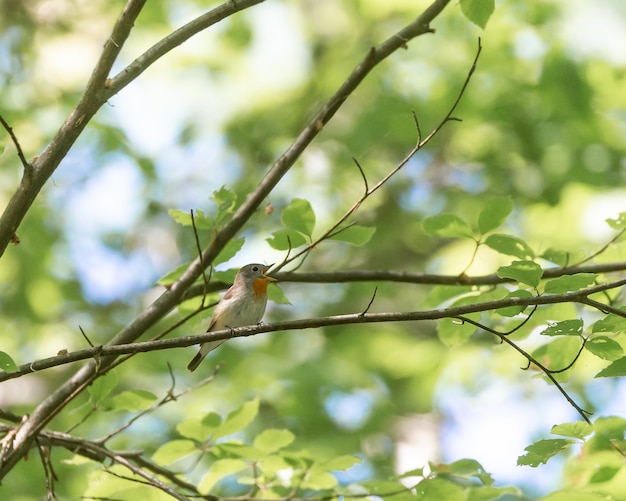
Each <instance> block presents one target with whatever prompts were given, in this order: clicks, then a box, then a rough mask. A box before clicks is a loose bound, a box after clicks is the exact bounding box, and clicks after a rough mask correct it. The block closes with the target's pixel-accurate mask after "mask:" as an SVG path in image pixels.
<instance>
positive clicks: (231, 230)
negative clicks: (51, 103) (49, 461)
mask: <svg viewBox="0 0 626 501" xmlns="http://www.w3.org/2000/svg"><path fill="white" fill-rule="evenodd" d="M144 2H145V0H129V3H128V4H127V7H126V9H125V10H124V13H123V14H122V16H121V17H120V19H119V20H118V23H116V28H114V31H113V33H114V34H116V33H117V27H118V25H120V24H121V27H122V28H124V29H121V28H120V35H123V34H124V33H125V32H126V33H127V32H129V31H130V28H131V27H132V20H134V17H136V15H138V13H139V10H141V7H142V6H143V3H144ZM448 3H449V0H435V1H434V2H433V3H432V4H431V5H430V6H429V7H428V8H427V9H426V10H425V11H424V12H423V14H422V15H420V16H419V17H418V18H417V19H416V20H415V21H414V22H412V23H410V24H409V25H407V26H406V27H405V28H403V29H402V30H400V31H399V32H397V33H396V34H394V35H393V36H391V37H390V38H389V39H388V40H387V41H385V42H383V43H382V44H381V45H380V46H378V47H377V48H372V50H370V51H369V52H368V54H367V55H366V56H365V58H364V59H363V61H362V62H361V63H360V64H359V65H357V67H356V68H355V69H354V70H353V71H352V73H351V74H350V76H349V77H348V78H347V79H346V80H345V82H344V83H343V84H342V85H341V86H340V88H339V89H338V90H337V92H336V93H335V94H334V95H333V96H332V97H331V98H330V100H329V101H328V103H327V104H326V105H325V106H324V107H323V108H322V109H321V110H320V111H319V112H318V113H317V114H316V116H315V117H314V118H313V120H312V121H311V122H310V123H309V125H307V126H306V127H305V129H304V130H303V131H302V132H301V133H300V135H299V136H298V137H297V138H296V140H295V141H294V143H293V144H292V145H291V147H289V148H288V149H287V151H285V153H283V154H282V155H281V157H280V158H279V159H278V160H277V161H276V162H275V164H274V165H273V166H272V168H271V169H270V171H269V172H268V174H267V175H266V176H265V178H264V179H263V180H262V181H261V182H260V183H259V185H258V186H257V188H256V189H255V190H254V191H253V192H251V193H250V194H249V195H248V197H247V199H246V200H245V201H244V203H243V204H242V205H241V206H240V207H239V208H238V210H237V211H236V212H235V214H234V215H233V217H232V218H231V220H230V222H229V223H228V224H227V225H226V226H225V227H224V228H223V229H222V230H221V231H220V232H218V233H217V234H215V237H214V239H213V241H212V242H211V244H210V245H209V247H208V248H207V249H205V251H204V252H203V254H202V258H201V259H200V258H197V259H195V260H194V261H193V262H192V263H191V265H190V266H189V268H188V269H187V270H186V272H185V273H183V275H182V276H181V277H180V278H179V280H178V281H176V282H175V283H174V284H172V286H171V287H170V289H169V290H167V291H166V292H165V293H164V294H163V295H161V296H160V297H159V298H158V299H156V300H155V301H154V302H153V303H152V304H151V305H150V306H148V308H146V309H145V310H144V311H143V312H142V313H141V314H140V315H139V316H138V317H137V318H136V319H135V320H133V321H132V322H131V323H130V324H129V325H128V326H127V327H126V328H124V329H122V330H121V331H120V332H119V333H118V334H117V335H116V336H115V337H114V338H113V339H112V340H111V341H110V343H109V344H110V345H116V344H123V343H132V342H133V341H134V340H135V339H137V338H138V337H139V336H141V335H142V334H143V333H144V332H145V331H146V329H148V328H149V327H151V326H152V325H154V324H155V323H156V322H158V321H159V320H160V319H161V318H162V317H163V316H164V315H165V314H167V313H168V312H169V311H170V310H171V309H172V308H173V307H174V306H176V305H177V304H178V303H179V302H180V299H181V297H182V296H183V294H184V293H185V291H186V290H187V289H188V288H189V287H190V286H191V285H192V284H193V283H194V282H195V281H196V279H197V278H198V277H199V276H200V275H201V273H202V269H203V266H208V265H209V264H211V263H212V262H213V259H214V258H215V257H216V256H217V254H218V253H219V251H220V250H221V249H222V248H223V247H224V245H226V243H227V242H228V241H230V239H232V238H233V237H234V236H235V235H236V234H237V233H238V232H239V230H240V229H241V228H242V227H243V225H244V224H245V223H246V222H247V221H248V219H249V218H250V217H251V216H252V215H253V214H254V212H255V211H256V210H257V208H258V207H259V206H260V205H261V203H262V202H263V200H264V199H265V198H266V197H267V196H268V195H269V194H270V192H271V191H272V190H273V188H274V187H275V186H276V185H277V184H278V182H279V181H280V180H281V179H282V177H283V176H284V175H285V174H286V173H287V172H288V171H289V169H290V168H291V167H292V166H293V165H294V163H295V162H296V160H297V159H298V158H299V157H300V155H301V154H302V152H303V151H304V150H305V148H306V147H307V146H308V145H309V144H310V143H311V142H312V141H313V139H314V138H315V137H316V136H317V135H318V134H319V132H320V131H321V130H322V128H323V126H324V125H325V124H326V123H328V121H329V120H330V119H331V118H332V117H333V116H334V114H335V113H336V112H337V110H338V109H339V108H340V106H341V105H342V104H343V102H344V101H345V100H346V99H347V98H348V96H349V95H350V94H351V93H352V92H353V91H354V90H355V89H356V88H357V87H358V85H359V84H360V83H361V82H362V81H363V79H364V78H365V77H366V76H367V75H368V74H369V72H370V71H371V70H372V69H373V68H374V67H375V66H376V65H377V64H378V63H380V62H381V61H382V60H384V59H385V58H386V57H388V56H389V55H390V54H392V53H393V52H395V51H396V50H398V49H400V48H404V47H406V43H407V42H408V41H409V40H410V39H412V38H414V37H417V36H418V35H422V34H425V33H430V32H432V29H431V28H430V23H431V22H432V20H433V19H434V18H435V17H436V16H437V15H439V14H440V13H441V12H442V10H443V9H444V8H445V6H446V5H447V4H448ZM130 7H133V9H132V10H130ZM133 16H134V17H133ZM129 21H130V22H129ZM112 39H114V40H115V42H116V43H118V44H121V43H123V41H124V40H125V37H124V36H120V37H119V38H118V37H117V36H116V37H112ZM92 80H93V78H92ZM102 95H106V93H105V94H101V96H102ZM100 104H101V103H100ZM100 104H98V102H95V103H93V102H91V101H89V100H88V99H87V98H86V95H85V96H83V99H82V100H81V103H79V106H78V107H77V108H76V110H75V111H74V112H73V113H72V114H71V115H70V117H69V118H68V120H67V121H66V123H65V124H64V125H63V127H62V128H61V130H60V131H59V133H58V134H57V137H56V138H55V139H54V140H53V141H52V142H51V143H50V145H49V147H48V148H47V149H46V151H44V154H42V156H41V157H40V158H39V159H38V162H39V164H38V165H40V167H39V169H40V170H41V172H40V174H39V176H38V182H37V184H34V185H33V186H25V185H24V184H23V183H22V184H21V185H20V188H19V189H18V192H17V193H16V195H14V197H13V198H12V199H11V202H9V207H7V210H6V211H5V213H4V214H3V215H2V217H1V218H0V254H2V253H3V252H4V249H5V248H6V246H7V245H8V242H9V240H10V238H11V237H12V235H13V234H14V232H15V229H16V228H17V226H18V224H19V222H20V221H21V220H22V218H23V217H24V215H25V213H26V211H27V210H28V208H29V207H30V205H31V204H32V202H33V200H34V198H35V196H36V194H37V193H38V192H39V190H40V189H41V186H43V183H44V182H45V180H46V179H48V178H49V176H50V175H51V174H52V172H53V171H54V169H55V168H56V166H57V165H58V163H59V162H60V161H61V159H62V158H63V156H64V155H65V154H66V153H67V151H68V150H69V148H70V146H71V145H72V144H73V143H74V141H75V139H76V138H77V137H78V135H79V134H80V132H81V131H82V129H83V128H84V127H85V125H86V122H87V121H88V120H89V119H90V118H91V117H92V116H93V114H94V113H95V112H96V110H97V109H98V107H99V106H100ZM81 105H82V106H81ZM44 166H45V167H44ZM37 172H39V171H37ZM366 317H367V316H366ZM364 318H365V317H364ZM113 361H114V358H111V357H106V356H102V357H101V358H100V359H99V362H100V366H101V367H102V368H103V369H106V367H107V366H108V365H110V364H111V363H112V362H113ZM97 377H98V371H97V370H96V364H95V362H93V361H92V362H90V363H87V364H85V365H84V366H83V367H82V368H81V369H80V370H79V371H78V372H77V373H76V374H74V375H73V376H72V377H71V378H70V379H69V380H68V381H67V382H66V383H64V384H63V385H62V386H60V387H59V388H58V389H57V390H56V391H54V392H53V393H52V394H51V395H49V396H48V397H47V398H46V399H45V400H44V401H43V402H42V403H41V404H39V405H38V406H37V407H36V408H35V409H34V411H33V412H32V414H31V415H30V416H29V417H28V419H26V420H25V422H24V423H22V425H21V426H20V428H19V430H18V431H17V433H16V434H15V437H14V439H13V440H12V442H11V443H9V444H6V446H5V447H4V448H3V449H2V452H1V454H0V480H1V479H2V478H4V477H5V476H6V475H7V474H8V472H9V471H11V469H12V467H13V466H14V465H15V464H16V463H17V462H18V461H19V460H20V459H21V458H22V457H24V455H25V454H26V452H27V451H28V450H29V449H30V446H31V443H32V440H33V439H34V437H35V436H36V435H37V433H38V432H39V431H40V430H41V429H43V427H44V426H45V425H46V424H47V423H48V422H49V421H50V420H51V419H52V418H53V417H54V416H56V415H57V414H58V413H59V412H60V411H61V410H62V409H63V408H64V407H65V405H67V404H68V403H69V402H71V401H72V399H73V398H75V397H76V396H77V395H78V394H80V393H81V392H82V391H83V390H84V389H85V388H86V387H87V386H88V385H89V384H91V382H92V381H93V380H94V379H96V378H97Z"/></svg>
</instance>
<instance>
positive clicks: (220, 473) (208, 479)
mask: <svg viewBox="0 0 626 501" xmlns="http://www.w3.org/2000/svg"><path fill="white" fill-rule="evenodd" d="M245 468H246V463H245V462H244V461H242V460H241V459H230V458H228V459H218V460H217V461H215V462H214V463H213V464H212V465H211V469H210V470H209V472H208V473H207V474H206V475H205V476H204V477H203V478H202V480H201V481H200V485H198V491H199V492H200V494H202V495H206V494H209V493H210V492H211V489H213V487H214V486H215V484H216V483H217V482H218V481H219V480H221V479H222V478H224V477H226V476H227V475H232V474H233V473H237V472H239V471H241V470H243V469H245Z"/></svg>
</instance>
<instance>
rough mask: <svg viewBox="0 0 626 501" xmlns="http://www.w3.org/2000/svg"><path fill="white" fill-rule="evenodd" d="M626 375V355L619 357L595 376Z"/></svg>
mask: <svg viewBox="0 0 626 501" xmlns="http://www.w3.org/2000/svg"><path fill="white" fill-rule="evenodd" d="M622 376H626V357H622V358H618V359H617V360H615V361H614V362H612V363H611V364H610V365H609V366H608V367H605V368H604V369H602V370H601V371H600V372H598V373H597V374H596V375H595V376H594V377H622Z"/></svg>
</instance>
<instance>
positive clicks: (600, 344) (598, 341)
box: [585, 336, 624, 360]
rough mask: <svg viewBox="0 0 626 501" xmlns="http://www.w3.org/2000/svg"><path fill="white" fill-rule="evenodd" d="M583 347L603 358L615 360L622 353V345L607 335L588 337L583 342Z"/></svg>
mask: <svg viewBox="0 0 626 501" xmlns="http://www.w3.org/2000/svg"><path fill="white" fill-rule="evenodd" d="M585 349H586V350H587V351H589V352H590V353H593V354H594V355H595V356H596V357H600V358H602V359H604V360H617V359H618V358H620V357H621V356H622V355H623V354H624V350H623V348H622V346H621V345H620V344H619V343H618V342H617V341H614V340H613V339H611V338H608V337H607V336H597V337H592V338H591V339H588V340H587V342H586V343H585Z"/></svg>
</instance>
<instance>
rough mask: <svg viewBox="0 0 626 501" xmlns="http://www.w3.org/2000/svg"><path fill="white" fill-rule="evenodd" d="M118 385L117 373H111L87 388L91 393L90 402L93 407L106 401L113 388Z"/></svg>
mask: <svg viewBox="0 0 626 501" xmlns="http://www.w3.org/2000/svg"><path fill="white" fill-rule="evenodd" d="M116 385H117V374H116V373H115V372H109V373H107V374H106V375H104V376H102V377H99V378H98V379H96V380H95V381H94V382H93V383H91V384H90V385H89V386H88V387H87V391H88V392H89V397H90V398H89V400H90V402H91V404H92V405H97V404H98V403H99V402H101V401H102V400H104V399H105V398H106V397H107V396H108V395H109V393H111V391H113V388H115V386H116Z"/></svg>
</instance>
